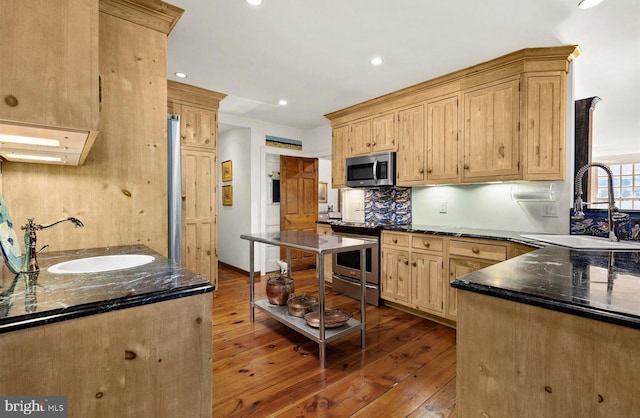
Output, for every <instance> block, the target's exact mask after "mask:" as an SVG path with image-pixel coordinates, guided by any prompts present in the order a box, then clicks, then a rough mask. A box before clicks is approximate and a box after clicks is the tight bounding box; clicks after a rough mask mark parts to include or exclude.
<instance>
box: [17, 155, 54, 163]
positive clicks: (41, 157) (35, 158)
mask: <svg viewBox="0 0 640 418" xmlns="http://www.w3.org/2000/svg"><path fill="white" fill-rule="evenodd" d="M7 157H8V158H13V159H16V160H32V161H50V162H61V161H62V158H60V157H47V156H44V155H26V154H9V155H8V156H7Z"/></svg>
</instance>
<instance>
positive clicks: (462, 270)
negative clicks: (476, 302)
mask: <svg viewBox="0 0 640 418" xmlns="http://www.w3.org/2000/svg"><path fill="white" fill-rule="evenodd" d="M493 264H495V262H493V261H480V260H471V259H465V258H449V281H448V283H447V288H448V292H447V312H446V315H445V316H446V317H447V318H448V319H451V320H454V321H455V320H456V318H457V315H458V294H457V292H458V291H457V289H454V288H453V287H451V286H449V283H451V282H452V281H454V280H455V279H457V278H458V277H462V276H464V275H465V274H469V273H473V272H474V271H477V270H480V269H483V268H485V267H489V266H490V265H493Z"/></svg>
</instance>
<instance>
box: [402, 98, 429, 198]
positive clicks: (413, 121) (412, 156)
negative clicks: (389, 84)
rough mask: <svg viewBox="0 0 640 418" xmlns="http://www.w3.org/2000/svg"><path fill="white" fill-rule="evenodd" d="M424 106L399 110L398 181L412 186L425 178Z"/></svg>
mask: <svg viewBox="0 0 640 418" xmlns="http://www.w3.org/2000/svg"><path fill="white" fill-rule="evenodd" d="M424 130H425V126H424V106H423V105H422V104H420V105H418V106H413V107H410V108H408V109H402V110H399V111H398V154H397V156H396V183H397V185H398V186H412V185H418V184H422V183H424V180H425V171H426V167H425V162H426V160H425V157H426V155H425V154H426V152H425V149H426V148H425V145H426V143H425V136H424Z"/></svg>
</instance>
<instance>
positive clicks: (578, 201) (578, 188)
mask: <svg viewBox="0 0 640 418" xmlns="http://www.w3.org/2000/svg"><path fill="white" fill-rule="evenodd" d="M591 167H600V168H602V169H603V170H604V171H605V172H606V173H607V180H608V181H607V189H608V191H609V198H608V201H607V202H606V203H607V205H608V209H607V213H608V215H609V241H620V239H619V238H618V236H617V235H616V221H617V222H619V221H624V220H626V219H629V215H627V214H625V213H620V212H619V210H618V208H617V207H616V202H615V199H614V197H613V174H612V173H611V169H610V168H609V167H608V166H607V165H605V164H602V163H588V164H585V165H584V166H582V167H581V168H580V169H579V170H578V172H577V173H576V184H575V199H574V201H573V212H574V215H573V219H583V218H584V212H583V211H582V208H583V206H585V205H590V204H602V203H605V202H582V177H584V173H586V172H587V170H589V169H590V168H591Z"/></svg>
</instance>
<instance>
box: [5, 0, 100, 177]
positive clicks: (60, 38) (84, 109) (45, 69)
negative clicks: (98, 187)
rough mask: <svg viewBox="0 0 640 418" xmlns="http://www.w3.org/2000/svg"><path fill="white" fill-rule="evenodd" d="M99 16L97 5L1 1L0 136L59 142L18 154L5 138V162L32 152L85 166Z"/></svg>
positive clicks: (64, 0)
mask: <svg viewBox="0 0 640 418" xmlns="http://www.w3.org/2000/svg"><path fill="white" fill-rule="evenodd" d="M98 14H99V12H98V0H91V1H87V0H58V1H44V2H43V1H35V0H2V2H0V39H2V42H0V57H2V58H1V59H2V70H1V71H0V134H5V135H22V136H35V137H38V138H47V139H53V140H54V141H59V144H58V145H57V146H56V145H55V142H48V145H30V146H27V147H26V148H25V147H22V149H21V148H20V147H21V145H17V144H16V143H10V142H9V141H5V139H6V138H5V139H3V141H2V143H1V144H0V153H1V154H2V155H3V156H4V157H5V158H7V159H8V160H15V161H17V160H18V159H17V158H16V159H14V158H13V155H15V154H18V153H20V154H25V153H31V154H38V155H41V156H44V157H47V156H48V157H52V158H53V157H55V156H58V157H60V161H57V162H56V161H48V162H49V163H58V164H69V165H79V164H81V163H82V162H83V161H84V158H85V157H86V155H87V153H88V151H89V148H90V146H91V144H92V142H93V140H94V139H95V137H96V135H97V133H98V132H97V131H98V121H99V91H98V90H99V80H98ZM66 133H69V135H67V134H66ZM78 135H79V137H80V138H81V139H80V141H78ZM45 143H46V141H45ZM26 161H29V162H37V161H35V160H26Z"/></svg>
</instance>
